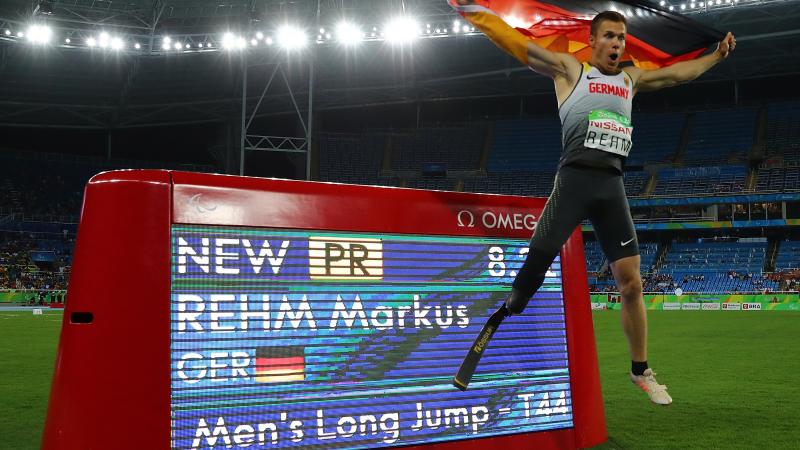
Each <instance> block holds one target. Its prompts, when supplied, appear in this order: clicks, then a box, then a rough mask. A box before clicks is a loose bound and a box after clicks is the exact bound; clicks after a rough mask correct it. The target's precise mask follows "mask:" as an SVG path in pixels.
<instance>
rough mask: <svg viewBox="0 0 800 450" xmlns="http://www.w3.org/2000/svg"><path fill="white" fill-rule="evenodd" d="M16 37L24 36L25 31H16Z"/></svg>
mask: <svg viewBox="0 0 800 450" xmlns="http://www.w3.org/2000/svg"><path fill="white" fill-rule="evenodd" d="M17 37H18V38H24V37H25V33H23V32H22V31H17Z"/></svg>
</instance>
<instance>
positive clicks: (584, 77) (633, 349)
mask: <svg viewBox="0 0 800 450" xmlns="http://www.w3.org/2000/svg"><path fill="white" fill-rule="evenodd" d="M456 3H458V5H459V7H458V9H459V10H460V11H463V12H465V13H466V18H467V20H469V21H470V22H471V23H472V24H473V25H474V26H475V27H476V28H478V29H480V30H481V31H482V32H483V33H484V34H485V35H486V36H487V37H488V38H489V39H491V40H492V42H494V43H495V44H496V45H497V46H498V47H500V48H501V49H503V50H504V51H506V52H508V53H509V54H511V55H512V56H513V57H514V58H516V59H517V60H519V61H520V62H521V63H523V64H525V65H527V66H529V67H530V68H531V69H533V70H534V71H536V72H537V73H540V74H542V75H545V76H547V77H550V78H552V79H553V81H554V83H555V90H556V98H557V100H558V112H559V116H560V117H561V126H562V147H563V148H562V152H561V159H560V160H559V163H558V173H557V174H556V178H555V182H554V186H553V192H552V193H551V194H550V197H549V198H548V200H547V203H546V204H545V207H544V210H543V211H542V214H541V217H540V219H539V222H538V224H537V226H536V231H535V232H534V233H533V237H532V238H531V241H530V251H529V253H528V256H527V259H526V260H525V263H524V265H523V266H522V269H521V270H520V271H519V273H518V274H517V277H516V279H515V280H514V284H513V289H512V291H511V295H510V296H509V297H508V299H506V302H505V305H504V307H503V308H501V311H498V313H495V314H496V315H499V316H510V315H514V314H520V313H521V312H522V311H523V310H524V309H525V307H526V306H527V304H528V301H529V300H530V299H531V297H532V296H533V294H535V293H536V291H537V290H538V289H539V288H540V287H541V285H542V283H543V282H544V279H545V274H546V272H547V269H548V268H549V267H550V264H551V263H552V262H553V259H555V257H556V255H557V254H558V252H559V250H560V249H561V246H563V245H564V243H565V242H566V240H567V238H569V236H570V234H572V231H573V230H574V229H575V227H576V226H578V224H580V223H581V221H583V220H584V219H587V218H588V219H589V220H590V221H591V223H592V225H593V226H594V230H595V234H596V236H597V240H598V241H599V242H600V245H601V247H602V249H603V253H604V254H605V256H606V258H608V261H609V262H610V265H611V272H612V273H613V274H614V280H615V281H616V283H617V287H618V288H619V291H620V294H621V297H622V329H623V330H624V332H625V335H626V336H627V338H628V346H629V349H630V355H631V372H630V378H631V381H632V382H633V383H634V384H635V385H636V386H638V387H639V388H641V389H642V390H643V391H644V392H646V393H647V395H648V396H649V397H650V400H651V401H653V402H654V403H657V404H659V405H669V404H670V403H672V398H671V397H670V396H669V394H668V393H667V388H666V386H664V385H661V384H658V382H657V381H656V378H655V375H656V374H655V373H654V372H653V371H652V369H650V368H649V367H648V365H647V314H646V310H645V307H644V301H643V298H642V279H641V275H640V273H639V265H640V257H639V245H638V241H637V239H636V231H635V229H634V226H633V219H632V218H631V213H630V208H629V206H628V199H627V197H626V196H625V187H624V184H623V178H622V168H623V164H624V161H625V158H626V157H627V156H628V153H629V152H630V149H631V146H632V139H631V138H632V132H633V127H632V125H631V104H632V101H633V96H634V95H636V94H637V93H638V92H647V91H655V90H658V89H662V88H665V87H670V86H675V85H678V84H681V83H686V82H689V81H692V80H694V79H695V78H697V77H699V76H700V75H702V74H703V73H705V72H706V71H707V70H709V69H711V68H712V67H713V66H714V65H715V64H717V63H718V62H720V61H722V60H723V59H725V58H727V57H728V55H729V54H730V52H731V51H733V49H734V48H735V47H736V39H735V38H734V37H733V34H731V33H728V34H727V35H726V36H725V38H724V39H723V40H722V41H720V42H719V44H718V45H717V49H716V51H714V52H713V53H709V54H707V55H705V56H702V57H699V58H697V59H694V60H691V61H684V62H679V63H676V64H673V65H671V66H668V67H664V68H661V69H657V70H641V69H639V68H636V67H633V66H628V67H620V61H621V59H622V55H623V53H624V51H625V35H626V31H627V22H626V20H625V16H623V15H622V14H620V13H617V12H612V11H605V12H602V13H600V14H597V16H595V17H594V19H593V20H592V24H591V29H590V36H589V46H590V47H591V49H592V56H591V59H590V60H589V61H588V62H586V63H583V64H581V63H580V62H579V61H578V60H577V59H576V58H575V57H574V56H572V55H570V54H568V53H557V52H552V51H549V50H547V49H544V48H542V47H539V46H538V45H536V44H535V43H533V42H531V41H530V40H529V39H527V38H526V37H525V36H524V35H523V34H522V33H520V32H519V31H517V30H515V29H514V28H512V27H510V26H509V25H508V24H506V23H505V22H504V21H503V20H502V19H500V18H499V17H497V16H496V15H495V14H494V13H492V12H491V11H490V10H488V9H486V8H484V7H482V6H478V5H475V2H474V0H456ZM472 13H484V14H472ZM493 318H494V319H495V320H496V318H495V317H494V316H493ZM490 320H492V319H490ZM496 322H497V323H499V321H497V320H496ZM495 329H496V324H495V325H493V326H492V327H489V331H488V332H487V333H490V334H487V335H486V339H487V340H488V338H489V337H491V333H493V332H494V330H495ZM479 339H480V337H479ZM482 348H483V347H481V350H482ZM481 353H482V351H481ZM479 357H480V354H478V355H477V358H479ZM475 364H477V359H476V360H475ZM469 376H471V374H470V375H469ZM467 382H468V379H467V381H466V382H459V380H458V377H457V378H456V385H457V386H459V387H461V388H464V389H465V388H466V383H467ZM462 385H463V386H462Z"/></svg>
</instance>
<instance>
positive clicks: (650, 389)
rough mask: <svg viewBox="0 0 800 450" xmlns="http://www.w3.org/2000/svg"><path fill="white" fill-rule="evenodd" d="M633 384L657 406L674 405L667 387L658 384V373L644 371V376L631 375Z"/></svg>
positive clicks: (649, 370) (650, 370)
mask: <svg viewBox="0 0 800 450" xmlns="http://www.w3.org/2000/svg"><path fill="white" fill-rule="evenodd" d="M631 382H632V383H633V384H635V385H637V386H639V388H640V389H641V390H643V391H645V392H647V395H648V396H650V401H651V402H653V403H655V404H657V405H669V404H670V403H672V397H670V396H669V394H667V387H666V386H664V385H663V384H658V381H656V373H655V372H653V369H647V370H645V371H644V375H634V374H633V373H631Z"/></svg>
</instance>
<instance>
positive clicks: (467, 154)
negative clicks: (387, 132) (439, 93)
mask: <svg viewBox="0 0 800 450" xmlns="http://www.w3.org/2000/svg"><path fill="white" fill-rule="evenodd" d="M485 137H486V130H485V128H484V127H482V126H475V127H468V128H421V129H418V130H415V131H413V132H410V133H397V134H393V135H392V164H391V165H392V169H393V170H422V169H424V166H425V165H426V164H441V165H444V167H446V169H447V170H477V169H478V165H479V163H480V156H481V150H482V149H483V145H484V142H485V140H486V139H485Z"/></svg>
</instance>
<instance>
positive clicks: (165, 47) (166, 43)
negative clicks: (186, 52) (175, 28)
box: [161, 41, 172, 50]
mask: <svg viewBox="0 0 800 450" xmlns="http://www.w3.org/2000/svg"><path fill="white" fill-rule="evenodd" d="M161 48H162V49H164V50H169V49H171V48H172V47H171V46H170V45H169V42H167V41H164V42H163V43H162V44H161Z"/></svg>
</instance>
